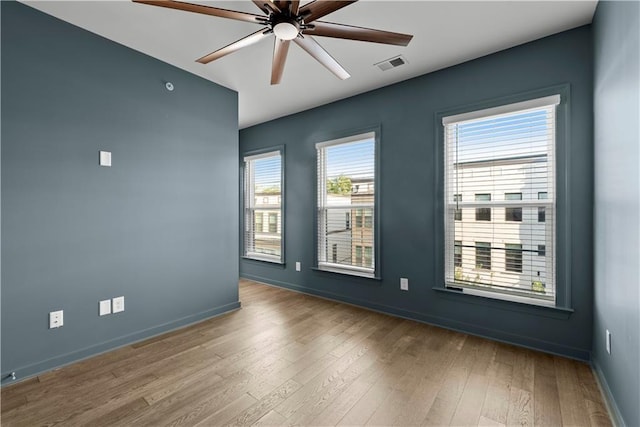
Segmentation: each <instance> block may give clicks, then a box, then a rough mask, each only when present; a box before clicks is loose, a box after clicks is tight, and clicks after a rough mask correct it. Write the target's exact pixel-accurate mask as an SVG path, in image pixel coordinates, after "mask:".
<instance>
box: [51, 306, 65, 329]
mask: <svg viewBox="0 0 640 427" xmlns="http://www.w3.org/2000/svg"><path fill="white" fill-rule="evenodd" d="M62 325H64V311H62V310H59V311H52V312H51V313H49V329H55V328H59V327H60V326H62Z"/></svg>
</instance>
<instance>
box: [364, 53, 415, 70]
mask: <svg viewBox="0 0 640 427" xmlns="http://www.w3.org/2000/svg"><path fill="white" fill-rule="evenodd" d="M407 63H408V61H407V59H406V58H405V57H404V56H402V55H398V56H394V57H393V58H389V59H385V60H384V61H382V62H378V63H377V64H373V65H375V66H376V67H378V68H380V69H381V70H382V71H387V70H390V69H392V68H396V67H399V66H401V65H404V64H407Z"/></svg>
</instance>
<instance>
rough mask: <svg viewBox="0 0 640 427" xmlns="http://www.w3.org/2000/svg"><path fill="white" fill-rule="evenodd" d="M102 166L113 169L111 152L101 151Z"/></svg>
mask: <svg viewBox="0 0 640 427" xmlns="http://www.w3.org/2000/svg"><path fill="white" fill-rule="evenodd" d="M100 166H107V167H111V151H100Z"/></svg>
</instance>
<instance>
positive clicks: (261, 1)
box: [253, 0, 281, 15]
mask: <svg viewBox="0 0 640 427" xmlns="http://www.w3.org/2000/svg"><path fill="white" fill-rule="evenodd" d="M253 2H254V3H255V5H256V6H258V7H259V8H260V10H261V11H263V12H264V13H266V14H267V15H271V14H272V13H280V12H281V9H280V7H279V6H278V5H277V4H276V3H274V2H273V1H271V0H253Z"/></svg>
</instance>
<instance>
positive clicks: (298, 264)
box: [296, 261, 300, 271]
mask: <svg viewBox="0 0 640 427" xmlns="http://www.w3.org/2000/svg"><path fill="white" fill-rule="evenodd" d="M296 271H300V261H298V262H296Z"/></svg>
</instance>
